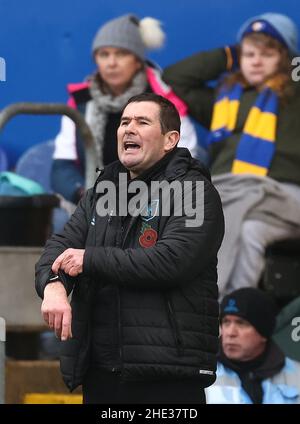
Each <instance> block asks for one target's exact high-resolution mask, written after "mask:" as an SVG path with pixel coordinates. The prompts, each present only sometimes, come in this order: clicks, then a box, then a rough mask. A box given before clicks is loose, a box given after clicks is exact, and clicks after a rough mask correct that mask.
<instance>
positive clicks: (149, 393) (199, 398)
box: [82, 368, 205, 404]
mask: <svg viewBox="0 0 300 424" xmlns="http://www.w3.org/2000/svg"><path fill="white" fill-rule="evenodd" d="M82 391H83V403H85V404H109V403H116V404H117V403H120V404H121V403H128V404H147V403H158V404H159V403H164V404H166V403H170V404H205V393H204V389H203V388H202V387H201V386H200V385H199V382H195V381H191V380H172V381H147V382H146V381H142V382H136V381H135V382H124V381H122V380H121V378H120V376H118V375H116V374H113V373H109V372H104V371H102V370H99V369H97V368H91V369H90V370H89V371H88V373H87V375H86V377H85V380H84V383H83V385H82Z"/></svg>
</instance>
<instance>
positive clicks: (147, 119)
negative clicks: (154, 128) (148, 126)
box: [121, 116, 152, 122]
mask: <svg viewBox="0 0 300 424" xmlns="http://www.w3.org/2000/svg"><path fill="white" fill-rule="evenodd" d="M131 119H135V120H136V121H148V122H151V121H152V120H151V118H149V117H147V116H134V117H132V116H122V117H121V121H130V120H131Z"/></svg>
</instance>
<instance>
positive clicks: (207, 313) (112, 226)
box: [36, 93, 224, 403]
mask: <svg viewBox="0 0 300 424" xmlns="http://www.w3.org/2000/svg"><path fill="white" fill-rule="evenodd" d="M179 137H180V117H179V114H178V112H177V110H176V108H175V106H174V105H173V104H172V103H171V102H170V101H169V100H167V99H165V98H163V97H162V96H158V95H156V94H153V93H144V94H141V95H138V96H134V97H133V98H131V99H130V100H129V101H128V103H127V105H126V106H125V109H124V111H123V114H122V117H121V123H120V126H119V129H118V155H119V161H116V162H113V163H112V164H110V165H108V166H106V167H105V168H104V171H103V173H102V174H101V175H100V176H99V177H98V179H97V182H96V184H95V186H94V188H92V189H89V190H88V191H87V193H86V194H85V195H84V197H83V198H82V200H81V201H80V203H79V205H78V207H77V209H76V211H75V213H74V214H73V216H72V217H71V218H70V221H69V222H68V223H67V225H66V226H65V229H64V231H63V233H62V234H61V235H53V236H52V237H51V238H50V240H49V241H48V242H47V244H46V246H45V250H44V252H43V254H42V256H41V258H40V260H39V261H38V263H37V265H36V290H37V292H38V294H39V296H40V297H41V298H43V303H42V314H43V317H44V319H45V321H46V322H47V324H48V325H49V327H50V328H52V329H54V330H55V332H56V334H57V335H58V336H59V337H60V338H61V340H62V341H63V342H62V343H61V347H62V352H61V370H62V374H63V378H64V380H65V382H66V384H67V386H68V387H69V389H70V390H73V389H74V388H75V387H77V386H78V385H80V384H82V386H83V397H84V402H85V403H151V402H153V403H166V402H170V403H204V402H205V396H204V390H203V388H204V387H206V386H208V385H210V384H212V383H213V382H214V380H215V370H216V354H217V350H218V302H217V298H218V289H217V272H216V265H217V252H218V249H219V247H220V244H221V242H222V238H223V232H224V222H223V213H222V207H221V201H220V198H219V195H218V193H217V191H216V190H215V188H214V186H213V185H212V183H211V181H210V175H209V172H208V171H207V169H206V168H205V167H203V165H202V164H201V163H200V162H199V161H198V160H196V159H193V158H192V157H191V154H190V152H189V151H188V149H186V148H179V147H177V143H178V141H179ZM157 183H159V187H160V188H159V189H158V188H157V186H156V184H157ZM168 189H170V191H168ZM137 192H140V194H141V197H138V199H137V198H136V196H137V194H136V195H134V193H137ZM71 292H72V302H71V305H70V304H69V300H68V295H69V294H70V293H71Z"/></svg>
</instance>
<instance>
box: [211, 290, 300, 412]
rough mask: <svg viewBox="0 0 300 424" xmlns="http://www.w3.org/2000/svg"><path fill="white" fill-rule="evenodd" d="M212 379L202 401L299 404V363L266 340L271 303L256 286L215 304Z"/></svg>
mask: <svg viewBox="0 0 300 424" xmlns="http://www.w3.org/2000/svg"><path fill="white" fill-rule="evenodd" d="M220 309H221V311H220V321H221V335H222V337H221V343H220V352H219V354H218V369H217V380H216V382H215V383H214V384H213V385H212V386H211V387H209V388H208V389H206V397H207V403H227V404H228V403H230V404H251V403H254V404H278V403H284V404H299V403H300V363H299V362H297V361H293V360H292V359H290V358H288V357H287V356H285V354H284V353H283V352H282V350H281V349H280V348H279V346H278V345H277V344H276V343H275V342H274V341H272V338H271V337H272V334H273V331H274V328H275V322H276V312H277V310H276V309H277V308H276V306H275V303H274V302H273V300H272V298H271V297H269V296H268V295H267V293H264V292H263V291H261V290H259V289H255V288H253V287H245V288H242V289H239V290H235V291H233V292H232V293H230V294H229V295H227V296H225V298H224V299H223V301H222V303H221V308H220Z"/></svg>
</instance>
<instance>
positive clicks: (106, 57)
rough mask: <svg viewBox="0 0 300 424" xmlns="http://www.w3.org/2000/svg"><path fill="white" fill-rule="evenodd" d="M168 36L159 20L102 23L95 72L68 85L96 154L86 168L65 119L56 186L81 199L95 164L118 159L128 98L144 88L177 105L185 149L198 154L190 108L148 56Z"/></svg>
mask: <svg viewBox="0 0 300 424" xmlns="http://www.w3.org/2000/svg"><path fill="white" fill-rule="evenodd" d="M164 38H165V35H164V33H163V31H162V29H161V27H160V23H159V21H157V20H156V19H153V18H149V17H148V18H144V19H141V20H140V19H138V18H137V17H136V16H134V15H131V14H129V15H124V16H121V17H118V18H116V19H112V20H110V21H108V22H107V23H106V24H104V25H103V26H102V27H101V28H100V29H99V31H98V32H97V34H96V36H95V38H94V40H93V44H92V55H93V58H94V60H95V63H96V65H97V71H96V72H95V73H94V74H92V75H90V76H89V77H88V78H87V80H86V81H85V82H84V83H80V84H69V85H68V91H69V94H70V100H69V105H70V106H72V107H74V108H77V109H78V110H79V111H80V112H82V113H83V114H84V116H85V119H86V121H87V123H88V124H89V125H90V128H91V131H92V133H93V136H94V154H93V155H92V156H91V158H89V161H88V167H87V169H85V158H84V157H85V155H84V145H83V143H82V140H81V139H80V138H79V135H78V134H77V133H76V129H75V126H74V123H73V121H71V120H70V119H69V118H68V117H63V119H62V125H61V131H60V133H59V134H58V136H57V137H56V140H55V151H54V161H53V167H52V174H51V179H52V187H53V189H54V190H55V191H56V192H58V193H60V194H61V195H62V196H63V197H64V198H66V199H67V200H69V201H71V202H73V203H77V202H78V200H79V199H80V197H81V195H82V194H83V192H84V189H85V188H88V187H91V186H92V185H93V184H94V181H95V179H96V176H97V175H96V172H95V170H96V168H97V167H98V168H102V167H103V165H107V164H109V163H111V162H113V161H115V160H117V159H118V157H117V141H116V132H117V127H118V126H119V121H120V117H121V111H122V109H123V107H124V105H125V104H126V102H127V100H128V99H129V98H130V97H132V96H134V95H136V94H140V93H142V92H145V91H150V92H151V91H152V92H155V93H157V94H160V95H162V96H164V97H167V98H168V99H169V100H171V101H173V103H174V104H175V105H176V107H177V109H178V111H179V113H180V115H181V121H182V127H181V134H182V136H181V141H180V142H179V145H180V146H181V147H187V148H189V149H190V151H191V154H192V155H195V154H196V149H197V138H196V132H195V129H194V127H193V125H192V123H191V121H190V120H189V118H188V117H187V108H186V106H185V104H184V102H183V101H182V100H180V99H179V98H178V97H177V96H176V95H175V94H174V93H173V92H172V90H171V89H170V88H169V87H168V86H166V84H165V83H163V82H162V81H161V78H160V72H159V70H158V69H157V68H156V67H154V66H153V64H150V63H149V62H148V61H147V60H146V57H145V52H146V49H153V48H159V47H161V46H162V45H163V42H164Z"/></svg>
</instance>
